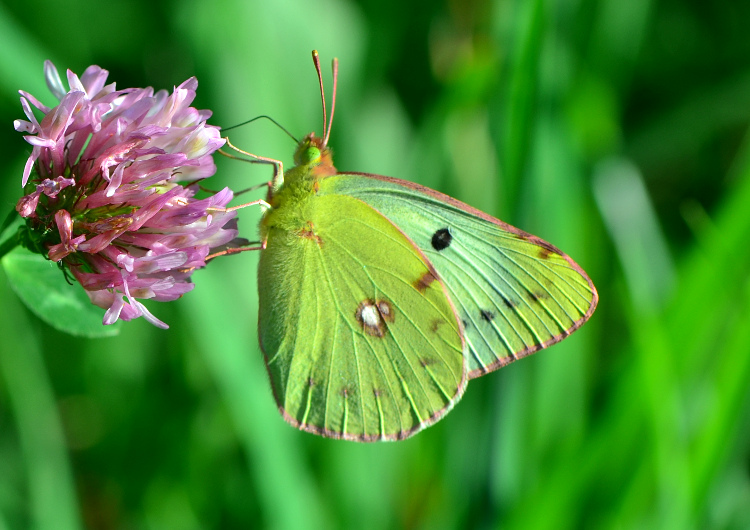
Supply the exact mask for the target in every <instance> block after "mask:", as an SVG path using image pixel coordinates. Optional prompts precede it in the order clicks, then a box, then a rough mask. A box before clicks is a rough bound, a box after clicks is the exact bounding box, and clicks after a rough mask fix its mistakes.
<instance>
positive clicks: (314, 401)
mask: <svg viewBox="0 0 750 530" xmlns="http://www.w3.org/2000/svg"><path fill="white" fill-rule="evenodd" d="M300 219H301V221H300V223H299V226H298V228H297V229H295V230H291V231H290V230H288V229H284V230H280V229H276V230H274V229H271V231H270V232H269V234H268V239H267V247H266V249H265V250H264V251H263V252H262V253H261V259H260V266H259V294H260V322H259V328H260V339H261V346H262V348H263V351H264V355H265V357H266V364H267V366H268V371H269V374H270V377H271V384H272V387H273V391H274V395H275V397H276V400H277V402H278V404H279V408H280V409H281V411H282V413H283V414H284V417H285V419H287V421H289V422H290V423H292V424H294V425H296V426H298V427H300V428H303V429H305V430H309V431H312V432H316V433H318V434H323V435H326V436H332V437H341V438H349V439H354V440H377V439H397V438H404V437H406V436H409V435H410V434H413V433H414V432H416V431H418V430H419V429H421V428H422V427H424V426H426V425H429V424H431V423H432V422H434V421H436V420H437V419H439V418H440V417H441V416H442V415H443V414H444V413H445V412H447V411H448V410H449V409H450V408H451V406H452V405H453V404H454V403H455V401H456V400H457V399H458V398H459V397H460V395H461V394H462V392H463V389H464V387H465V384H466V381H467V364H466V360H465V358H464V356H463V353H462V351H463V341H462V336H461V331H460V324H459V321H458V317H457V313H456V310H455V309H454V307H453V305H452V303H451V301H450V299H449V297H448V295H447V292H446V288H445V286H444V285H443V283H442V282H441V281H440V280H439V279H438V274H437V273H436V272H435V270H434V269H433V268H432V266H431V265H430V263H429V261H428V260H427V259H426V258H425V256H424V255H423V254H422V252H421V251H420V250H419V249H418V248H417V247H416V246H415V244H414V243H413V242H412V241H410V239H409V238H408V237H406V236H405V235H404V233H403V232H402V231H401V230H399V229H398V228H397V227H396V226H395V225H394V224H393V223H391V222H389V221H388V220H387V219H386V218H385V217H383V216H382V215H381V214H380V213H378V212H377V211H375V210H374V209H372V208H371V207H369V206H368V205H366V204H365V203H363V202H362V201H360V200H357V199H355V198H352V197H346V196H341V195H335V194H331V195H326V196H318V197H314V198H312V199H311V200H309V201H308V202H307V203H306V206H305V208H304V211H303V212H302V215H301V217H300ZM300 283H301V284H302V285H300Z"/></svg>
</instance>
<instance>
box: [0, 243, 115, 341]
mask: <svg viewBox="0 0 750 530" xmlns="http://www.w3.org/2000/svg"><path fill="white" fill-rule="evenodd" d="M2 264H3V267H4V268H5V273H6V274H7V275H8V280H9V282H10V285H11V287H12V288H13V290H14V291H15V292H16V294H17V295H18V296H19V298H21V300H23V302H24V303H25V304H26V306H27V307H28V308H29V309H31V311H32V312H33V313H34V314H35V315H37V316H38V317H39V318H41V319H42V320H43V321H44V322H46V323H47V324H49V325H50V326H52V327H53V328H55V329H57V330H59V331H63V332H65V333H69V334H71V335H76V336H79V337H89V338H98V337H111V336H114V335H117V334H118V333H119V332H120V328H119V322H118V323H116V324H114V325H111V326H105V325H103V324H102V316H103V314H102V311H103V310H102V309H101V308H100V307H97V306H95V305H93V304H92V303H91V301H90V300H89V298H88V296H86V293H85V292H84V290H83V289H82V288H81V286H80V285H76V284H74V285H70V284H68V283H67V282H66V281H65V278H64V276H63V274H62V272H60V270H59V269H58V267H57V265H56V264H55V263H53V262H51V261H49V260H47V259H45V258H44V257H43V256H41V255H39V254H33V253H31V252H29V251H28V250H26V249H22V248H17V249H15V250H14V251H13V252H10V253H9V254H7V255H6V256H5V257H4V258H3V259H2Z"/></svg>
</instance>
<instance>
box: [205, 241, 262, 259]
mask: <svg viewBox="0 0 750 530" xmlns="http://www.w3.org/2000/svg"><path fill="white" fill-rule="evenodd" d="M249 245H256V246H247V247H230V248H225V249H224V250H221V251H219V252H215V253H213V254H209V255H208V256H206V260H205V261H206V263H208V262H209V261H210V260H212V259H214V258H218V257H220V256H230V255H232V254H239V253H240V252H247V251H250V250H265V248H266V242H265V241H252V242H250V243H249Z"/></svg>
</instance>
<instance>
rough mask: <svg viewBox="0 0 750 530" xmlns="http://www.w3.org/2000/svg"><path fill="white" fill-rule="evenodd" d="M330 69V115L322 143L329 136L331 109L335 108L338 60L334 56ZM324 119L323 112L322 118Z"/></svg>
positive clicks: (331, 121)
mask: <svg viewBox="0 0 750 530" xmlns="http://www.w3.org/2000/svg"><path fill="white" fill-rule="evenodd" d="M331 70H332V71H333V96H332V98H331V117H330V118H329V119H328V128H327V129H326V134H325V136H324V137H323V145H328V137H329V136H331V126H332V125H333V111H334V110H335V109H336V84H337V81H338V79H339V60H338V59H336V58H335V57H334V59H333V62H332V63H331ZM323 119H325V113H324V118H323Z"/></svg>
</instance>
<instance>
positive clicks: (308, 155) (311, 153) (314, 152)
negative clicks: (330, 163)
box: [300, 145, 320, 165]
mask: <svg viewBox="0 0 750 530" xmlns="http://www.w3.org/2000/svg"><path fill="white" fill-rule="evenodd" d="M319 160H320V149H318V148H317V147H315V146H314V145H311V146H309V147H308V148H307V149H305V150H304V151H302V153H300V163H301V164H304V165H306V164H312V163H313V162H318V161H319Z"/></svg>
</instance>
